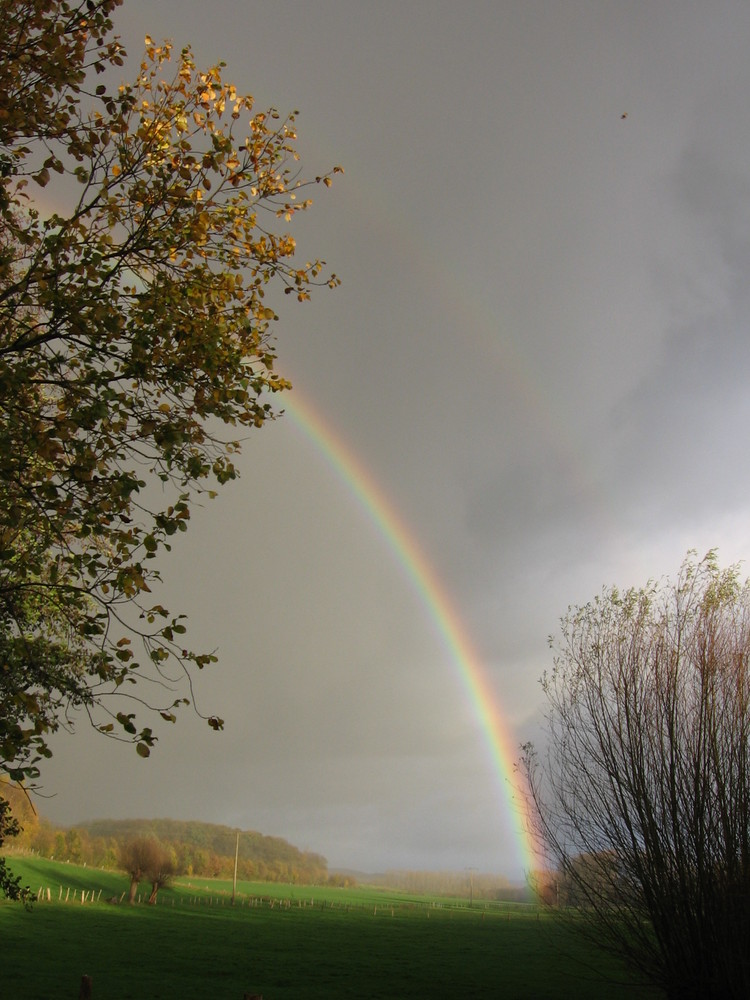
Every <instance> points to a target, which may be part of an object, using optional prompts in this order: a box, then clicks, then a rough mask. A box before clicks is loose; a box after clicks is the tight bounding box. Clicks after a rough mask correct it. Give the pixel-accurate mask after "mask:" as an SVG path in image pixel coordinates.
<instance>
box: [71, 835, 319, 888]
mask: <svg viewBox="0 0 750 1000" xmlns="http://www.w3.org/2000/svg"><path fill="white" fill-rule="evenodd" d="M76 829H77V830H79V831H82V832H84V833H85V834H86V835H87V836H88V837H89V838H90V840H92V841H105V842H106V841H109V842H111V841H114V842H116V843H117V844H120V843H124V842H125V841H128V840H132V839H134V838H136V837H155V838H156V839H157V840H159V841H161V843H163V844H167V845H168V846H170V847H171V848H172V850H173V851H174V853H175V856H176V862H177V866H178V871H180V872H181V873H183V874H186V875H206V876H210V877H219V876H230V875H231V874H232V872H233V870H234V856H235V849H236V847H237V829H236V828H232V827H229V826H221V825H219V824H215V823H202V822H198V821H196V820H176V819H122V820H110V819H100V820H94V821H91V822H86V823H80V824H78V825H77V827H76ZM237 868H238V873H239V876H240V877H241V878H244V879H262V880H264V881H271V882H305V883H307V884H310V883H314V882H321V881H326V880H327V878H328V863H327V861H326V859H325V858H324V857H322V855H320V854H315V853H313V852H311V851H301V850H300V849H299V848H297V847H294V846H293V845H292V844H290V843H289V842H288V841H286V840H284V839H283V838H282V837H271V836H267V835H266V834H262V833H258V832H257V831H255V830H242V831H240V837H239V855H238V865H237Z"/></svg>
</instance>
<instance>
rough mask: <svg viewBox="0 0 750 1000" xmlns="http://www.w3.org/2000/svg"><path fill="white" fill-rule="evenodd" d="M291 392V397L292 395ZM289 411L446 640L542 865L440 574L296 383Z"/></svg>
mask: <svg viewBox="0 0 750 1000" xmlns="http://www.w3.org/2000/svg"><path fill="white" fill-rule="evenodd" d="M290 396H291V397H292V399H291V400H290ZM284 411H285V414H286V415H287V416H288V417H289V418H291V420H292V422H293V423H294V425H295V426H296V427H297V428H299V430H300V431H301V432H302V433H303V435H304V436H305V437H306V438H307V439H308V440H309V441H310V442H311V443H312V445H313V446H314V447H315V449H316V450H317V451H319V452H320V453H321V454H322V455H323V456H324V457H325V459H326V461H327V463H328V464H329V466H330V467H331V468H332V469H333V470H334V472H335V473H336V475H337V477H338V478H339V479H340V480H341V482H342V483H343V484H344V486H345V487H346V488H347V490H348V491H349V492H350V493H351V494H353V496H354V497H355V498H356V500H357V501H358V503H359V504H360V506H361V507H362V508H363V509H364V511H365V512H366V513H367V515H368V517H369V518H370V520H371V521H372V522H373V524H374V525H375V527H376V529H377V531H378V533H379V534H380V536H381V537H382V538H383V539H384V541H385V542H386V544H387V546H388V548H389V549H390V551H391V552H392V553H393V555H394V556H395V558H396V559H397V561H398V563H399V564H400V565H401V567H402V568H403V570H404V572H405V574H406V576H407V578H408V579H409V581H410V583H411V585H412V586H413V588H414V590H415V592H416V594H417V595H418V597H419V600H420V601H421V603H422V604H423V606H424V607H425V609H426V611H427V614H428V616H429V617H430V619H431V620H432V622H433V623H434V625H435V627H436V630H437V632H438V634H439V635H440V637H441V639H442V641H443V642H444V643H445V645H446V647H447V649H448V651H449V653H450V657H451V660H452V662H453V663H454V664H455V666H456V670H457V672H458V674H459V676H460V680H461V684H462V687H463V689H464V690H465V692H466V695H467V698H468V700H469V702H470V704H471V707H472V711H473V713H474V715H475V716H476V718H477V720H478V722H479V725H480V728H481V731H482V733H483V736H484V740H485V742H486V745H487V748H488V750H489V753H490V755H491V759H492V765H493V770H494V771H495V772H496V774H497V776H498V778H499V783H500V787H501V788H502V791H503V796H504V801H505V806H506V808H507V809H508V811H509V815H510V817H511V823H512V827H513V830H512V832H513V836H514V840H515V843H516V847H517V853H518V858H517V861H518V862H519V863H520V865H521V867H522V870H523V871H524V872H526V873H527V874H529V873H531V872H532V871H534V870H535V869H538V868H539V866H540V860H539V859H540V856H541V852H540V851H539V850H538V849H537V845H536V844H535V842H534V840H533V838H532V836H531V834H530V829H531V827H530V823H529V821H528V814H527V811H526V804H525V796H524V795H523V790H522V788H521V787H520V784H519V781H520V778H519V775H518V774H517V773H516V772H515V769H514V760H515V756H516V753H517V748H516V746H515V743H514V739H513V735H512V733H511V732H509V730H508V727H507V726H506V725H505V723H504V721H503V719H502V716H501V713H500V709H499V707H498V704H497V700H496V697H495V695H494V693H493V691H492V687H491V685H490V682H489V680H488V678H487V674H486V671H485V668H484V667H483V665H482V662H481V660H480V658H479V656H478V655H477V652H476V650H475V649H474V648H473V647H472V644H471V642H470V640H469V637H468V636H467V634H466V630H465V628H464V626H463V624H462V622H461V619H460V617H459V615H458V613H457V611H456V609H455V608H454V606H453V604H452V601H451V599H450V596H449V594H448V592H447V591H446V589H445V587H444V586H443V584H442V583H441V581H440V580H439V578H438V577H437V575H436V573H435V571H434V569H433V568H432V566H431V565H430V563H429V561H428V559H427V557H426V556H425V554H424V552H423V551H422V550H421V548H420V547H419V545H418V544H417V542H416V540H415V538H414V535H413V533H412V532H411V531H410V529H409V527H408V525H407V524H406V523H405V522H404V520H403V518H402V517H401V516H400V515H399V513H398V512H397V510H396V509H395V507H394V506H393V504H392V503H391V501H390V500H389V499H388V497H387V496H386V495H385V493H384V492H383V491H382V489H381V488H380V486H379V485H378V483H377V482H376V481H375V479H374V478H373V476H372V475H371V474H370V472H369V471H368V469H367V468H366V467H365V466H364V464H363V463H362V462H361V461H360V460H359V459H358V458H357V456H356V455H355V454H354V453H353V452H352V451H351V450H350V448H349V447H348V446H347V444H346V443H345V441H344V440H343V438H342V437H341V436H340V435H339V434H338V433H336V432H335V431H334V430H333V428H332V427H331V426H330V425H329V424H328V423H326V421H325V420H324V419H323V417H322V416H321V415H320V413H319V412H318V411H316V409H315V408H314V407H313V406H312V404H311V403H310V402H309V401H308V400H306V399H305V397H304V396H302V395H301V394H300V390H299V389H298V388H296V387H295V389H294V390H293V392H292V393H290V394H289V395H285V398H284Z"/></svg>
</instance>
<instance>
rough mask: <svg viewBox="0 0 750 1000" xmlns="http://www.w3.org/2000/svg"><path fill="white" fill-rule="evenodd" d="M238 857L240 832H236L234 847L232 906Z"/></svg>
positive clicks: (235, 891) (235, 889) (235, 890)
mask: <svg viewBox="0 0 750 1000" xmlns="http://www.w3.org/2000/svg"><path fill="white" fill-rule="evenodd" d="M239 856H240V831H239V830H238V831H237V843H236V844H235V845H234V879H233V880H232V906H234V897H235V896H236V895H237V859H238V858H239Z"/></svg>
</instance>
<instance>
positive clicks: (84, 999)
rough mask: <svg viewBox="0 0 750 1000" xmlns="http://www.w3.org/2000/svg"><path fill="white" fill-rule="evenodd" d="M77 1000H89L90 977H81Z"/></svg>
mask: <svg viewBox="0 0 750 1000" xmlns="http://www.w3.org/2000/svg"><path fill="white" fill-rule="evenodd" d="M78 1000H91V976H81V991H80V993H79V994H78Z"/></svg>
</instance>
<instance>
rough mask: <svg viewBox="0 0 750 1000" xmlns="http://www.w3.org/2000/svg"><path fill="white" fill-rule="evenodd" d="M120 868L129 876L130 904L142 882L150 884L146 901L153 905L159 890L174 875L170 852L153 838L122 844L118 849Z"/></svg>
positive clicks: (142, 838) (143, 838)
mask: <svg viewBox="0 0 750 1000" xmlns="http://www.w3.org/2000/svg"><path fill="white" fill-rule="evenodd" d="M120 867H121V868H122V869H123V871H125V872H127V873H128V875H129V876H130V890H129V892H128V902H129V903H131V904H132V903H134V902H135V897H136V894H137V892H138V886H139V885H140V884H141V882H143V881H144V880H146V881H149V882H151V894H150V896H149V899H148V901H149V903H155V902H156V896H157V893H158V892H159V889H162V888H164V887H165V886H166V885H168V884H169V880H170V878H171V877H172V875H173V874H174V860H173V858H172V853H171V851H170V850H169V849H168V848H167V847H165V846H164V845H163V844H160V843H159V841H158V840H156V838H155V837H136V838H134V839H133V840H129V841H127V842H126V843H124V844H123V845H122V846H121V848H120Z"/></svg>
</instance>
